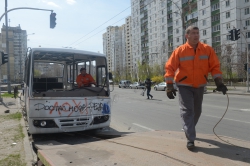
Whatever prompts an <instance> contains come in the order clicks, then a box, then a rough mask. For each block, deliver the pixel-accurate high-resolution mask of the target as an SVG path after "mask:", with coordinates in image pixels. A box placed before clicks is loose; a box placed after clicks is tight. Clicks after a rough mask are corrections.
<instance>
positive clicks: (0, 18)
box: [0, 0, 53, 21]
mask: <svg viewBox="0 0 250 166" xmlns="http://www.w3.org/2000/svg"><path fill="white" fill-rule="evenodd" d="M6 1H7V0H6ZM19 9H30V10H43V11H50V12H53V10H49V9H39V8H31V7H18V8H13V9H10V10H8V11H5V13H8V12H10V11H13V10H19ZM5 13H4V14H3V15H2V16H1V17H0V21H1V20H2V18H3V17H4V15H5Z"/></svg>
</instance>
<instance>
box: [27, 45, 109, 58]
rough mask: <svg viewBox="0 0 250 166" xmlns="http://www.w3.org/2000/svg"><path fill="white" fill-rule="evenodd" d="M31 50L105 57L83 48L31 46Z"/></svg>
mask: <svg viewBox="0 0 250 166" xmlns="http://www.w3.org/2000/svg"><path fill="white" fill-rule="evenodd" d="M31 50H32V52H39V51H41V52H61V53H73V54H82V55H90V56H91V55H93V56H99V57H106V55H104V54H101V53H96V52H91V51H84V50H76V49H66V48H41V47H38V48H31Z"/></svg>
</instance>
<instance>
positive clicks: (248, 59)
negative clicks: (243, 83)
mask: <svg viewBox="0 0 250 166" xmlns="http://www.w3.org/2000/svg"><path fill="white" fill-rule="evenodd" d="M241 34H242V35H243V36H244V38H245V41H246V48H247V92H250V91H249V71H248V70H249V67H250V66H249V55H248V44H247V39H246V36H245V35H244V33H243V32H241Z"/></svg>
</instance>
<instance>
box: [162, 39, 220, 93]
mask: <svg viewBox="0 0 250 166" xmlns="http://www.w3.org/2000/svg"><path fill="white" fill-rule="evenodd" d="M165 71H166V74H165V75H164V77H165V80H166V83H173V81H175V83H176V84H177V85H183V86H190V87H194V88H198V87H204V86H205V85H206V84H207V77H208V73H211V74H212V77H213V79H215V78H216V77H221V78H222V72H221V70H220V62H219V60H218V58H217V56H216V54H215V52H214V50H213V48H212V47H210V46H208V45H207V44H204V43H201V42H199V43H198V46H197V48H196V51H195V50H194V49H193V47H192V46H190V45H189V44H188V43H187V42H186V43H185V44H183V45H182V46H180V47H178V48H177V49H175V50H174V52H173V53H172V55H171V57H170V58H169V60H168V61H167V62H166V65H165Z"/></svg>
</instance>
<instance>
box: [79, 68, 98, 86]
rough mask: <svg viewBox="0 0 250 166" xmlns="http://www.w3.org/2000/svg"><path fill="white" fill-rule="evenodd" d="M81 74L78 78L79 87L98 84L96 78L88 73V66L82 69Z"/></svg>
mask: <svg viewBox="0 0 250 166" xmlns="http://www.w3.org/2000/svg"><path fill="white" fill-rule="evenodd" d="M80 72H81V74H79V75H78V76H77V78H76V83H77V85H78V88H81V87H89V86H91V84H94V85H96V82H95V80H94V79H93V77H92V76H91V75H90V74H87V73H86V68H81V69H80Z"/></svg>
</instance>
